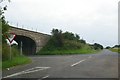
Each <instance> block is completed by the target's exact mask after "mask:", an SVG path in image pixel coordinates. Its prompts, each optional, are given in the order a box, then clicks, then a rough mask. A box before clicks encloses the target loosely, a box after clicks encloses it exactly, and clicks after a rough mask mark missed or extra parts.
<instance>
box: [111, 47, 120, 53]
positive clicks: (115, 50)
mask: <svg viewBox="0 0 120 80" xmlns="http://www.w3.org/2000/svg"><path fill="white" fill-rule="evenodd" d="M110 50H111V51H113V52H118V53H120V48H118V49H117V48H115V49H113V48H112V49H110Z"/></svg>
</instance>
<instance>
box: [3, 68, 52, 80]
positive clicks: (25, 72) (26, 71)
mask: <svg viewBox="0 0 120 80" xmlns="http://www.w3.org/2000/svg"><path fill="white" fill-rule="evenodd" d="M35 68H38V69H37V70H33V69H35ZM35 68H31V69H28V70H25V71H21V72H18V73H14V74H11V75H8V76H5V77H3V78H9V77H13V76H18V75H22V74H28V73H33V72H37V71H41V70H45V69H48V68H50V67H35ZM39 68H41V69H39ZM31 70H32V71H31Z"/></svg>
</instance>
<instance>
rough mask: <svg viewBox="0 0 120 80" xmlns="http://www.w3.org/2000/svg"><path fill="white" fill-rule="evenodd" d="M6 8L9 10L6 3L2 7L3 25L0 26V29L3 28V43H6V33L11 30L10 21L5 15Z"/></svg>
mask: <svg viewBox="0 0 120 80" xmlns="http://www.w3.org/2000/svg"><path fill="white" fill-rule="evenodd" d="M1 2H2V1H1ZM5 10H7V6H6V5H5V6H4V7H0V22H1V24H0V25H2V26H0V29H1V30H2V32H1V33H2V35H0V36H2V43H6V40H5V36H4V34H6V33H7V32H8V30H9V25H8V22H7V21H6V20H5V16H4V15H3V14H4V11H5Z"/></svg>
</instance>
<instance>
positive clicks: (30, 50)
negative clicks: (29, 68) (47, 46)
mask: <svg viewBox="0 0 120 80" xmlns="http://www.w3.org/2000/svg"><path fill="white" fill-rule="evenodd" d="M14 40H15V41H16V42H17V43H18V48H19V50H20V48H21V42H22V52H23V54H24V55H34V54H35V53H36V43H35V41H34V40H33V39H31V38H29V37H26V36H21V35H16V38H15V39H14Z"/></svg>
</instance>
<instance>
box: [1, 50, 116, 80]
mask: <svg viewBox="0 0 120 80" xmlns="http://www.w3.org/2000/svg"><path fill="white" fill-rule="evenodd" d="M30 58H31V59H32V63H30V64H27V65H23V66H17V67H14V68H10V69H9V70H3V78H39V79H40V80H41V79H45V78H118V53H115V52H111V51H109V50H103V51H101V52H99V53H96V54H79V55H64V56H63V55H49V56H48V55H46V56H30Z"/></svg>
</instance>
